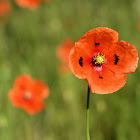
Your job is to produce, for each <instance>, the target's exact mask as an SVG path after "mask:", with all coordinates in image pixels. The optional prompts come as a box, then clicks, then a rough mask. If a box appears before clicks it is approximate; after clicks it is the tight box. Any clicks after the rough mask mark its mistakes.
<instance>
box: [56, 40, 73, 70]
mask: <svg viewBox="0 0 140 140" xmlns="http://www.w3.org/2000/svg"><path fill="white" fill-rule="evenodd" d="M73 46H74V42H73V41H72V40H71V39H66V40H64V42H63V43H62V44H61V45H60V46H59V47H58V49H57V52H56V53H57V56H58V57H59V58H60V60H61V65H60V67H59V71H60V72H64V73H67V72H69V71H70V68H69V53H70V50H71V49H72V47H73Z"/></svg>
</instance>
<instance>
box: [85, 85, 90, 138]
mask: <svg viewBox="0 0 140 140" xmlns="http://www.w3.org/2000/svg"><path fill="white" fill-rule="evenodd" d="M89 101H90V88H89V86H88V93H87V119H86V124H87V140H90V134H89Z"/></svg>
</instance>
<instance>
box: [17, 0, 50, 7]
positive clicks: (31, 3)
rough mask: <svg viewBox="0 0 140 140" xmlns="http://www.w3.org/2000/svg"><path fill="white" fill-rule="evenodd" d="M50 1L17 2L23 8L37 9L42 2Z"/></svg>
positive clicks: (23, 0) (30, 0) (26, 0)
mask: <svg viewBox="0 0 140 140" xmlns="http://www.w3.org/2000/svg"><path fill="white" fill-rule="evenodd" d="M49 1H50V0H15V2H16V3H17V5H18V6H21V7H23V8H29V9H35V8H37V7H38V5H39V4H40V3H41V2H49Z"/></svg>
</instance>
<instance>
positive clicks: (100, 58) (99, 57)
mask: <svg viewBox="0 0 140 140" xmlns="http://www.w3.org/2000/svg"><path fill="white" fill-rule="evenodd" d="M92 61H93V63H94V64H95V66H100V65H101V64H104V63H105V55H104V54H103V53H101V54H100V53H98V54H96V55H95V56H94V57H93V60H92Z"/></svg>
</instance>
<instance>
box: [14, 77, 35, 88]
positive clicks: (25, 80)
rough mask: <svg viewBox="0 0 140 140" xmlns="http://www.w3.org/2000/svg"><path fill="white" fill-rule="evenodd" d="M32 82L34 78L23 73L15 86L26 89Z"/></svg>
mask: <svg viewBox="0 0 140 140" xmlns="http://www.w3.org/2000/svg"><path fill="white" fill-rule="evenodd" d="M31 84H32V79H31V77H30V76H29V75H21V76H19V77H17V78H16V80H15V82H14V87H15V88H20V89H22V90H24V89H26V90H27V89H30V87H31Z"/></svg>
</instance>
